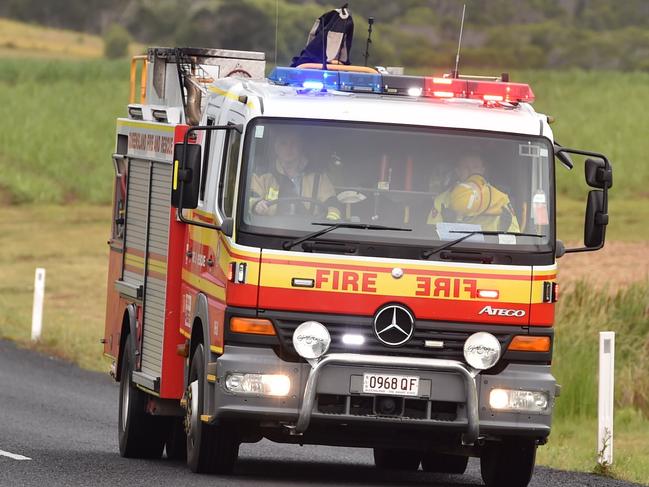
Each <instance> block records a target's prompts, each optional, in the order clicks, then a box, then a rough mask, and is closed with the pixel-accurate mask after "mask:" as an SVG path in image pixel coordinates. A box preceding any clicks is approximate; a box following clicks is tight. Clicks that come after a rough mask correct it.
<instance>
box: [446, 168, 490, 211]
mask: <svg viewBox="0 0 649 487" xmlns="http://www.w3.org/2000/svg"><path fill="white" fill-rule="evenodd" d="M449 199H450V207H451V209H452V210H453V211H454V212H455V213H457V214H458V215H461V216H477V215H480V214H481V213H484V212H485V211H486V210H487V208H489V205H491V190H490V187H489V185H488V184H487V181H486V180H485V178H484V177H482V176H480V175H479V174H474V175H473V176H470V177H469V178H467V179H466V180H465V181H463V182H461V183H458V184H457V185H455V187H454V188H453V190H452V191H451V194H450V198H449Z"/></svg>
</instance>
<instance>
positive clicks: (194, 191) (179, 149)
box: [171, 144, 201, 209]
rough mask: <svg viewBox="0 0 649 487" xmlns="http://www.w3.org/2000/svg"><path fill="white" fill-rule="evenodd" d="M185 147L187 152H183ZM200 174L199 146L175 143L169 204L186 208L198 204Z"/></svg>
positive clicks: (191, 207)
mask: <svg viewBox="0 0 649 487" xmlns="http://www.w3.org/2000/svg"><path fill="white" fill-rule="evenodd" d="M185 147H187V154H185V150H184V148H185ZM200 174H201V146H200V145H197V144H187V145H185V144H176V145H175V147H174V167H173V181H172V186H171V206H173V207H174V208H188V209H193V208H196V207H197V206H198V193H199V190H200V182H201V178H200ZM181 196H182V201H181Z"/></svg>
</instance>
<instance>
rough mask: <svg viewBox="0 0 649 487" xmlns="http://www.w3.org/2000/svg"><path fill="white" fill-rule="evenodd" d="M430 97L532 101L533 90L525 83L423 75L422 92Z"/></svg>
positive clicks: (511, 101) (506, 101)
mask: <svg viewBox="0 0 649 487" xmlns="http://www.w3.org/2000/svg"><path fill="white" fill-rule="evenodd" d="M422 94H423V95H424V96H426V97H430V98H469V99H472V100H482V101H484V102H487V103H489V102H491V103H494V102H495V103H497V102H503V103H519V102H525V103H533V102H534V92H533V91H532V88H531V87H530V85H528V84H525V83H511V82H509V81H486V80H471V79H462V78H433V77H430V76H426V77H424V90H423V93H422Z"/></svg>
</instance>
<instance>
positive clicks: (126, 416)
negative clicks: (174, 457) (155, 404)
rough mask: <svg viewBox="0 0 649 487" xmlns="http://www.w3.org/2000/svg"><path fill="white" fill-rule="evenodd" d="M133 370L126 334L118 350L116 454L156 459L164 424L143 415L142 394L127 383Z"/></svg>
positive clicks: (164, 433)
mask: <svg viewBox="0 0 649 487" xmlns="http://www.w3.org/2000/svg"><path fill="white" fill-rule="evenodd" d="M134 369H135V343H134V341H133V338H132V337H131V336H130V335H129V336H128V337H127V338H126V342H125V343H124V349H123V350H122V370H121V373H120V380H119V418H118V421H117V423H118V426H117V427H118V438H119V453H120V455H121V456H123V457H126V458H160V457H161V456H162V450H163V448H164V444H165V439H166V436H167V431H168V428H167V425H168V421H167V418H159V417H154V416H151V415H150V414H147V413H146V411H145V406H146V393H145V392H143V391H141V390H140V389H138V388H137V387H135V385H134V384H133V382H132V381H131V375H132V373H133V370H134Z"/></svg>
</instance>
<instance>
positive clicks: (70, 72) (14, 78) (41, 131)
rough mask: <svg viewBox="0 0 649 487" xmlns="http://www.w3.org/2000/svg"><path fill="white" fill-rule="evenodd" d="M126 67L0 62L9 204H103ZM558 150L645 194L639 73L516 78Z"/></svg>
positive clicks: (2, 154) (578, 180)
mask: <svg viewBox="0 0 649 487" xmlns="http://www.w3.org/2000/svg"><path fill="white" fill-rule="evenodd" d="M128 78H129V68H128V63H127V62H126V61H106V60H86V61H70V60H58V61H54V60H38V59H2V58H0V105H1V106H2V107H3V113H4V114H5V116H3V117H0V169H1V170H2V173H3V179H2V182H0V191H2V193H3V197H2V199H3V200H5V201H10V202H18V203H29V202H41V203H42V202H45V203H61V202H70V201H87V202H91V203H108V202H109V201H110V198H111V191H110V189H111V183H110V179H111V178H110V175H111V171H112V166H111V163H110V155H111V153H112V150H113V146H114V139H115V118H116V117H118V116H121V115H124V114H125V112H126V104H127V100H128ZM514 79H517V80H525V81H528V82H530V83H531V84H532V86H533V88H534V90H535V92H536V95H537V100H538V102H537V103H536V105H535V107H536V109H537V110H539V111H541V112H545V113H548V114H552V115H555V116H556V117H557V123H556V124H555V125H553V126H552V127H553V130H554V131H555V135H556V137H557V139H558V140H559V141H560V142H561V143H562V144H563V145H568V146H574V147H577V148H582V149H591V150H595V151H600V152H603V153H605V154H607V155H608V156H609V157H610V159H611V161H612V162H613V164H614V167H615V183H614V184H615V186H614V191H613V192H612V197H613V198H614V199H616V198H627V199H628V198H629V197H630V196H631V195H633V196H634V197H637V196H641V197H643V196H644V197H646V196H648V195H649V193H648V191H647V187H646V184H645V183H646V181H648V180H649V165H648V164H645V163H644V154H645V153H646V152H647V147H646V146H648V145H649V141H648V140H649V139H647V138H646V137H645V134H646V132H647V130H648V129H649V119H648V118H647V117H646V116H645V113H644V105H643V103H641V101H642V100H645V99H647V98H649V74H648V73H612V72H602V71H598V72H585V71H568V72H554V71H525V72H519V73H515V75H514ZM557 173H558V183H557V184H558V189H559V192H560V194H562V195H568V196H570V197H571V198H573V199H574V198H581V197H582V196H581V194H582V193H583V192H584V184H583V169H582V168H581V167H578V168H576V170H575V171H574V173H571V172H569V171H567V170H565V169H563V168H561V167H559V168H558V169H557Z"/></svg>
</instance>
